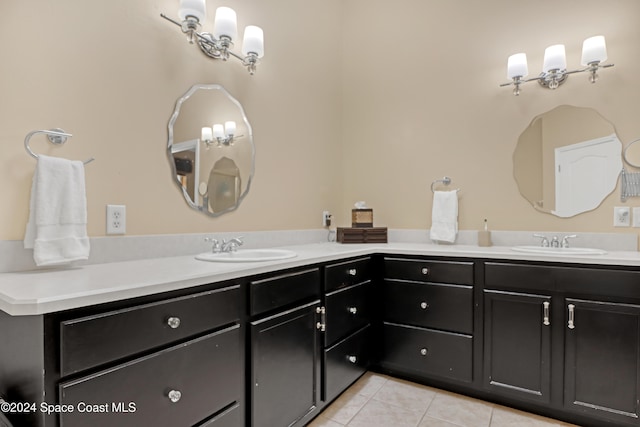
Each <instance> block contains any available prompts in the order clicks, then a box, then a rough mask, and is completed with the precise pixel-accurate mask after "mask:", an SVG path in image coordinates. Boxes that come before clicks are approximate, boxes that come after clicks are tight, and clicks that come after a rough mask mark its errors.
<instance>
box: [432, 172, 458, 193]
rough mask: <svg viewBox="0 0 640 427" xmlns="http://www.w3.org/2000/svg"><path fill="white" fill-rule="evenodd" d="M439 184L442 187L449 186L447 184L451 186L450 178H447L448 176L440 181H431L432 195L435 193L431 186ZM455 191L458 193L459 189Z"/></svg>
mask: <svg viewBox="0 0 640 427" xmlns="http://www.w3.org/2000/svg"><path fill="white" fill-rule="evenodd" d="M439 182H441V183H442V184H444V185H449V184H451V178H449V177H448V176H445V177H442V179H436V180H435V181H433V182H432V183H431V192H432V193H435V190H434V188H433V186H434V185H436V184H437V183H439ZM455 191H460V189H459V188H456V190H455Z"/></svg>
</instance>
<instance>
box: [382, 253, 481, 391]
mask: <svg viewBox="0 0 640 427" xmlns="http://www.w3.org/2000/svg"><path fill="white" fill-rule="evenodd" d="M383 270H384V276H383V280H382V283H381V287H382V292H381V297H380V304H379V305H380V307H381V311H382V319H381V320H382V322H381V323H382V326H381V338H382V340H381V341H382V342H381V344H382V346H381V347H382V348H381V349H380V350H379V354H380V360H379V365H380V366H381V367H382V368H383V369H384V370H386V371H388V372H389V373H391V374H400V375H410V376H412V377H417V378H433V379H437V380H441V381H454V382H461V383H471V382H472V381H473V332H474V331H473V329H474V325H473V316H474V307H473V299H474V296H473V295H474V294H473V292H474V288H473V283H474V265H473V263H472V262H461V261H448V260H431V259H409V258H407V259H403V258H395V257H387V258H384V259H383Z"/></svg>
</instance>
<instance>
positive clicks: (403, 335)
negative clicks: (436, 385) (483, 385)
mask: <svg viewBox="0 0 640 427" xmlns="http://www.w3.org/2000/svg"><path fill="white" fill-rule="evenodd" d="M383 342H384V344H383V351H382V353H383V354H382V365H383V366H386V367H389V368H391V369H393V370H396V371H398V372H404V373H412V374H416V375H422V376H438V377H444V378H450V379H454V380H459V381H465V382H471V380H472V347H473V345H472V344H473V339H472V338H471V336H469V335H461V334H453V333H448V332H440V331H434V330H430V329H422V328H416V327H412V326H402V325H396V324H392V323H386V322H385V323H384V326H383Z"/></svg>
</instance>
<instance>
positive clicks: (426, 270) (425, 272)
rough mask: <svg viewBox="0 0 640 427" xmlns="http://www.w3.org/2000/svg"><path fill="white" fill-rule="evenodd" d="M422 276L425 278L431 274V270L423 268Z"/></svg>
mask: <svg viewBox="0 0 640 427" xmlns="http://www.w3.org/2000/svg"><path fill="white" fill-rule="evenodd" d="M422 274H424V275H425V276H426V275H428V274H429V269H428V268H427V267H422Z"/></svg>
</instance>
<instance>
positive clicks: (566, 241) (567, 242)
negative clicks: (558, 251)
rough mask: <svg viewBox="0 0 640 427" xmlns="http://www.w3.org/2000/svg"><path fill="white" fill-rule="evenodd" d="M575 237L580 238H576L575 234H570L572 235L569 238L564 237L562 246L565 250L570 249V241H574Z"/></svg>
mask: <svg viewBox="0 0 640 427" xmlns="http://www.w3.org/2000/svg"><path fill="white" fill-rule="evenodd" d="M574 237H578V236H576V235H575V234H570V235H568V236H564V237H563V238H562V243H561V246H562V247H563V248H568V247H569V239H573V238H574Z"/></svg>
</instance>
